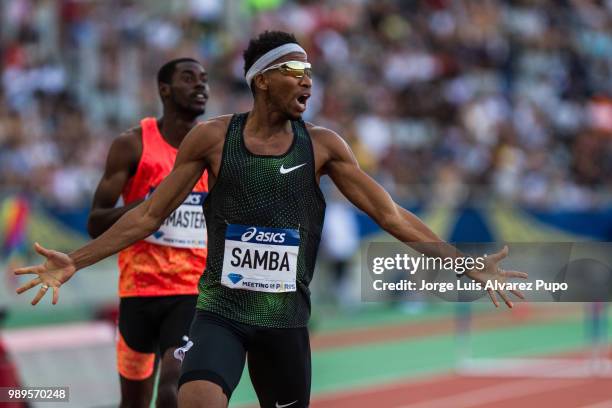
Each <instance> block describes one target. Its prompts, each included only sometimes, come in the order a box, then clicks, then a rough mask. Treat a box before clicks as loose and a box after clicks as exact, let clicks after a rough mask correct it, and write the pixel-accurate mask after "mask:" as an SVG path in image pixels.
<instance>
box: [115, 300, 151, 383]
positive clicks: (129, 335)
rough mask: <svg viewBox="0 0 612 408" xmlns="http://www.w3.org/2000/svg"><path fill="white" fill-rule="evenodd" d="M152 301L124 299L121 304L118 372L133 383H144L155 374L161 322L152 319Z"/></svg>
mask: <svg viewBox="0 0 612 408" xmlns="http://www.w3.org/2000/svg"><path fill="white" fill-rule="evenodd" d="M154 308H155V304H154V302H153V303H152V301H151V298H137V297H134V298H122V299H121V300H120V303H119V324H118V326H119V327H118V331H119V333H118V334H119V335H118V336H117V369H118V371H119V374H120V375H121V376H122V377H124V378H126V379H128V380H132V381H143V380H145V379H147V378H149V377H150V376H152V374H153V372H154V365H155V352H156V351H157V344H158V338H157V335H158V332H159V322H156V321H155V319H153V318H152V315H153V314H154V310H152V309H154Z"/></svg>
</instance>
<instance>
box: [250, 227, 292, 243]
mask: <svg viewBox="0 0 612 408" xmlns="http://www.w3.org/2000/svg"><path fill="white" fill-rule="evenodd" d="M240 240H241V241H242V242H247V241H251V240H255V241H257V242H274V243H277V244H282V243H283V242H285V233H284V232H264V231H259V232H258V231H257V228H255V227H249V228H248V229H247V231H246V232H245V233H244V234H242V235H241V236H240Z"/></svg>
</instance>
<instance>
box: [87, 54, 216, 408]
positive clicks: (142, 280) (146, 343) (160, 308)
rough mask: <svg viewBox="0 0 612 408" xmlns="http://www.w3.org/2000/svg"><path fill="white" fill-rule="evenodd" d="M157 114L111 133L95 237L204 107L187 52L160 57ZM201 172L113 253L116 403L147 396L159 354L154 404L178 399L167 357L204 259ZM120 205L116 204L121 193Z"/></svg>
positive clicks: (202, 77) (157, 173)
mask: <svg viewBox="0 0 612 408" xmlns="http://www.w3.org/2000/svg"><path fill="white" fill-rule="evenodd" d="M157 84H158V87H159V95H160V97H161V100H162V104H163V114H162V117H161V118H160V119H155V118H145V119H143V120H142V121H141V122H140V126H139V127H136V128H133V129H130V130H128V131H127V132H125V133H124V134H122V135H121V136H120V137H118V138H117V139H115V140H114V142H113V144H112V146H111V148H110V151H109V153H108V159H107V162H106V168H105V171H104V175H103V177H102V180H101V181H100V184H99V185H98V189H97V190H96V194H95V196H94V200H93V208H92V211H91V215H90V217H89V233H90V235H91V236H92V237H94V238H95V237H97V236H99V235H100V234H102V233H103V232H104V231H106V230H107V229H108V228H109V227H110V226H111V225H113V223H114V222H115V221H117V220H118V219H119V218H120V217H121V216H122V215H123V214H125V213H126V212H128V211H129V210H130V209H132V208H134V207H135V206H137V205H138V204H140V203H141V202H143V201H144V199H145V198H146V197H147V196H148V195H149V194H150V193H151V192H152V191H153V190H154V189H155V188H156V187H157V186H158V185H159V183H160V182H161V181H162V180H163V179H164V178H165V177H166V176H167V175H168V173H170V171H171V170H172V166H173V165H174V161H175V159H176V153H177V150H178V146H179V145H180V144H181V142H182V141H183V139H184V138H185V135H187V133H188V132H189V131H190V130H191V129H192V128H193V127H194V126H195V125H196V123H197V118H198V116H200V115H202V114H203V113H204V110H205V107H206V102H207V100H208V74H207V73H206V71H205V70H204V68H203V67H202V65H201V64H200V63H199V62H198V61H196V60H194V59H191V58H180V59H175V60H172V61H169V62H167V63H166V64H164V65H163V66H162V67H161V68H160V70H159V72H158V75H157ZM206 191H208V186H207V182H206V176H205V174H203V175H202V176H201V177H200V178H199V179H198V181H197V183H196V185H195V186H194V188H193V189H192V191H191V192H190V194H189V196H188V199H187V200H185V202H183V204H182V205H181V206H180V207H179V209H177V210H176V211H174V213H173V214H172V215H171V216H170V217H168V218H167V219H166V220H165V221H164V222H163V224H162V225H161V227H160V228H159V229H158V230H157V231H156V232H155V233H153V234H152V235H150V236H148V237H147V238H146V239H144V240H142V241H138V242H136V243H134V244H133V245H131V246H129V247H127V248H125V249H124V250H122V251H121V252H120V253H119V272H120V274H119V297H120V303H119V330H118V339H117V368H118V371H119V377H120V382H121V406H122V407H146V408H148V407H149V406H150V403H151V397H152V393H153V383H154V379H155V375H154V372H155V366H156V361H157V358H161V368H160V375H159V384H158V387H157V406H160V407H173V406H176V396H177V390H178V388H177V383H178V378H179V375H180V362H179V361H178V360H176V359H175V358H174V356H173V352H174V350H175V349H176V348H177V347H178V346H180V345H181V344H182V337H183V336H185V335H187V333H188V332H189V325H190V323H191V320H192V319H193V313H194V311H195V305H196V300H197V293H198V289H197V285H198V279H199V277H200V275H201V274H202V271H203V270H204V267H205V265H206V226H205V223H204V215H203V212H202V206H201V204H202V202H203V198H204V195H205V192H206ZM120 195H121V196H122V197H123V201H124V203H125V206H123V207H119V208H115V204H116V203H117V200H118V199H119V196H120Z"/></svg>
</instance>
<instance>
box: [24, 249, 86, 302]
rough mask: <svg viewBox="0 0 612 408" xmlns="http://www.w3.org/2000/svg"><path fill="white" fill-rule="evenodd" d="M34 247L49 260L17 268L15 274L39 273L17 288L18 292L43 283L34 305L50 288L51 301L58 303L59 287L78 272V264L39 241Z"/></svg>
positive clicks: (33, 300)
mask: <svg viewBox="0 0 612 408" xmlns="http://www.w3.org/2000/svg"><path fill="white" fill-rule="evenodd" d="M34 249H35V250H36V252H38V253H39V254H41V255H43V256H44V257H45V258H47V260H46V261H45V263H43V264H40V265H35V266H25V267H23V268H18V269H15V271H14V273H15V275H27V274H32V275H38V276H37V277H36V278H34V279H32V280H31V281H29V282H28V283H26V284H24V285H22V286H20V287H19V288H18V289H17V293H18V294H22V293H23V292H25V291H27V290H30V289H32V288H33V287H34V286H37V285H41V286H40V289H39V290H38V293H37V294H36V296H35V297H34V299H32V305H36V304H37V303H38V302H39V301H40V299H42V298H43V296H45V293H47V291H48V290H49V288H52V289H53V300H52V301H51V303H53V304H56V303H57V300H58V299H59V287H60V286H62V284H63V283H64V282H66V281H67V280H68V279H70V278H71V277H72V275H74V274H75V272H76V266H75V265H74V262H73V261H72V259H71V258H70V257H69V256H68V255H66V254H64V253H62V252H58V251H54V250H52V249H47V248H43V247H42V246H40V245H39V244H38V243H35V244H34Z"/></svg>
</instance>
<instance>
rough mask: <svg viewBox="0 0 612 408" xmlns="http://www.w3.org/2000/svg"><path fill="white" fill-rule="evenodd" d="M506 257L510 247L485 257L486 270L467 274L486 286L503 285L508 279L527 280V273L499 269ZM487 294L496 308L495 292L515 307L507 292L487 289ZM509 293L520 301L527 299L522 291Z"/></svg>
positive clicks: (477, 270) (508, 304) (507, 303)
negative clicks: (487, 284)
mask: <svg viewBox="0 0 612 408" xmlns="http://www.w3.org/2000/svg"><path fill="white" fill-rule="evenodd" d="M506 256H508V246H507V245H506V246H504V248H503V249H502V250H501V251H499V252H497V253H495V254H493V255H489V256H487V257H485V258H484V268H482V269H472V270H470V271H467V272H466V273H465V274H466V275H467V276H468V277H469V278H471V279H473V280H475V281H477V282H481V283H482V284H486V283H487V282H499V283H502V284H503V283H504V282H506V281H507V280H508V278H522V279H527V277H528V276H529V275H528V274H527V273H525V272H519V271H505V270H503V269H502V268H500V267H499V263H500V262H501V260H502V259H504V258H505V257H506ZM487 292H488V293H489V297H490V298H491V301H492V302H493V304H494V305H495V307H499V300H498V299H497V296H496V295H495V292H497V293H498V294H499V296H500V297H501V298H502V299H503V300H504V302H505V303H506V305H507V306H508V307H510V308H511V307H512V306H513V303H512V301H511V300H510V299H509V298H508V295H507V294H506V291H504V290H493V289H487ZM509 292H510V293H512V294H513V295H515V296H516V297H518V298H520V299H525V296H524V295H523V293H522V292H521V291H520V290H514V289H511V290H509Z"/></svg>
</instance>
